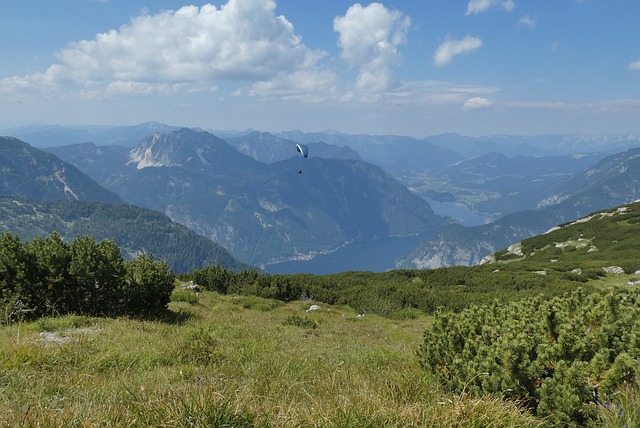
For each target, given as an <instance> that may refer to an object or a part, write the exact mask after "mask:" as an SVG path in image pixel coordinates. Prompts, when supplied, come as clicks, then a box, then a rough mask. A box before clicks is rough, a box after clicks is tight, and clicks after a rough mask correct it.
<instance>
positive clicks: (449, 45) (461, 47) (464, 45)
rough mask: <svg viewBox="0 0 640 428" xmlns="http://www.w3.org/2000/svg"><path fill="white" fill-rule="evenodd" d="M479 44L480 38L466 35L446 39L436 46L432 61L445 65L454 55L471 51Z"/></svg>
mask: <svg viewBox="0 0 640 428" xmlns="http://www.w3.org/2000/svg"><path fill="white" fill-rule="evenodd" d="M481 46H482V39H480V38H479V37H472V36H466V37H465V38H464V39H462V40H450V39H448V40H446V41H445V42H444V43H442V44H441V45H440V46H439V47H438V49H437V50H436V53H435V54H434V55H433V61H434V62H435V64H436V65H437V66H443V65H447V64H449V63H450V62H451V61H453V58H454V57H455V56H456V55H460V54H466V53H470V52H473V51H475V50H477V49H480V47H481Z"/></svg>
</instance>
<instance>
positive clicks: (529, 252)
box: [483, 202, 640, 273]
mask: <svg viewBox="0 0 640 428" xmlns="http://www.w3.org/2000/svg"><path fill="white" fill-rule="evenodd" d="M639 249H640V202H634V203H632V204H628V205H622V206H618V207H615V208H611V209H607V210H603V211H598V212H594V213H591V214H589V215H587V216H586V217H582V218H580V219H578V220H576V221H573V222H570V223H565V224H562V225H560V226H557V227H554V228H553V229H551V230H550V231H548V232H547V233H544V234H542V235H539V236H535V237H532V238H529V239H525V240H523V241H521V242H519V243H517V244H513V245H510V246H509V247H508V248H506V249H503V250H501V251H499V252H497V253H495V254H493V255H491V256H488V257H486V258H485V260H484V261H483V263H512V262H517V263H518V264H521V265H523V266H543V265H550V266H551V267H553V268H554V269H566V270H568V271H573V272H574V273H580V272H581V271H582V270H584V269H589V268H596V269H598V268H599V269H606V270H608V271H610V272H612V273H622V272H627V273H633V272H635V271H636V270H638V269H640V254H639V251H640V250H639Z"/></svg>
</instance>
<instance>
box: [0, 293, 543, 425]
mask: <svg viewBox="0 0 640 428" xmlns="http://www.w3.org/2000/svg"><path fill="white" fill-rule="evenodd" d="M177 300H180V301H177V302H176V301H174V302H172V303H171V310H172V311H173V312H174V313H176V314H180V316H175V317H170V318H171V319H174V320H177V321H173V322H167V321H164V322H163V321H144V320H132V319H128V318H118V319H107V318H88V317H77V316H65V317H61V318H45V319H42V320H39V321H35V322H30V323H18V324H13V325H11V326H8V327H2V328H1V329H0V426H2V427H21V426H23V427H69V426H71V427H150V426H153V427H216V426H217V427H223V426H226V427H263V426H269V427H360V426H362V427H405V426H416V427H417V426H424V427H450V426H459V427H501V426H502V427H519V426H521V427H524V426H526V427H535V426H539V425H540V423H541V422H540V421H539V420H536V419H535V418H533V417H532V416H530V415H527V414H526V413H522V412H521V411H520V410H518V408H517V407H516V405H515V404H513V403H507V402H503V401H501V400H499V399H498V398H491V397H472V396H468V395H467V394H462V395H460V396H451V395H450V394H446V393H445V392H443V391H442V390H441V389H440V388H439V387H438V386H437V385H436V384H435V383H434V382H433V381H431V380H430V379H429V378H427V377H426V375H425V373H424V372H423V371H422V370H421V369H420V368H419V366H418V362H417V358H416V350H417V348H418V347H419V345H420V342H421V340H422V335H423V332H424V330H425V329H426V328H428V326H429V325H430V323H431V321H432V320H431V318H430V317H427V316H418V315H416V314H411V316H408V317H402V319H397V320H392V319H388V318H382V317H378V316H375V315H369V314H367V315H365V316H363V317H358V316H357V315H358V314H357V312H356V311H354V310H352V309H350V308H348V307H344V306H333V307H331V306H328V305H325V304H322V303H320V306H321V309H320V310H318V311H310V312H306V309H307V308H308V307H309V306H310V304H311V303H310V302H291V303H288V304H283V303H282V302H278V301H274V300H267V299H259V298H256V297H242V296H221V295H218V294H216V293H212V292H204V293H202V294H200V295H199V299H198V301H197V302H193V303H190V302H189V301H184V299H181V298H178V299H177ZM300 319H302V320H308V321H309V322H306V321H304V322H291V320H300ZM287 320H289V322H287ZM311 323H313V325H315V328H310V326H311V325H312V324H311Z"/></svg>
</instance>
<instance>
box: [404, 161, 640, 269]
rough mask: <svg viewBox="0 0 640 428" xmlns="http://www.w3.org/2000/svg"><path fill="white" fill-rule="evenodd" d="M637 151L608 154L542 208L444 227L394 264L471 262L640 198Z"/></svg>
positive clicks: (555, 191)
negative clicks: (588, 215) (468, 224)
mask: <svg viewBox="0 0 640 428" xmlns="http://www.w3.org/2000/svg"><path fill="white" fill-rule="evenodd" d="M639 154H640V149H631V150H628V151H626V152H624V153H620V154H616V155H612V156H608V157H606V158H604V159H602V160H601V161H600V162H598V163H596V164H595V165H594V166H592V167H589V168H587V169H585V170H583V171H581V172H579V173H577V174H575V175H573V176H572V177H571V178H570V179H569V180H566V181H565V182H564V184H563V185H562V186H558V187H556V188H555V189H552V190H550V193H551V196H550V197H548V198H546V199H545V200H546V203H545V207H544V208H541V209H538V210H529V211H523V212H519V213H514V214H509V215H506V216H504V217H503V218H501V219H499V220H497V221H494V222H492V223H488V224H485V225H481V226H474V227H470V228H465V227H462V226H458V225H452V226H446V227H444V228H442V229H441V230H440V231H438V233H436V235H434V236H433V237H432V238H430V239H428V240H427V241H425V242H423V243H422V244H421V245H420V246H419V247H418V248H417V249H416V251H414V252H413V254H411V255H410V256H409V257H407V258H406V259H404V260H402V261H400V262H399V263H398V266H399V267H403V268H412V267H418V268H433V267H439V266H451V265H473V264H477V263H479V262H480V261H481V260H482V259H483V258H484V257H485V256H487V255H489V254H491V253H494V252H496V251H499V250H500V249H502V248H505V247H508V246H509V245H511V244H514V243H517V242H519V241H521V240H523V239H526V238H529V237H532V236H535V235H538V234H541V233H544V232H545V231H547V230H549V229H551V228H552V227H554V226H556V225H558V224H562V223H566V222H570V221H573V220H576V219H578V218H580V217H583V216H585V215H587V214H589V213H590V212H594V211H599V210H603V209H607V208H610V207H613V206H618V205H623V204H628V203H631V202H633V201H635V200H637V199H638V198H640V157H639V156H638V155H639Z"/></svg>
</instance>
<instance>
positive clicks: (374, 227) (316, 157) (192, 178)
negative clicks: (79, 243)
mask: <svg viewBox="0 0 640 428" xmlns="http://www.w3.org/2000/svg"><path fill="white" fill-rule="evenodd" d="M62 128H64V127H62ZM88 128H89V129H85V130H84V131H82V132H84V134H83V135H84V136H85V137H86V141H84V142H82V143H77V144H64V143H65V142H68V141H71V140H70V139H65V138H67V137H64V138H62V137H60V136H61V135H62V136H63V135H70V134H73V132H76V134H78V135H79V134H81V132H80V130H81V129H82V127H79V128H77V129H76V128H74V129H71V130H67V131H65V132H66V134H65V132H62V131H61V130H60V129H57V131H59V132H58V133H57V134H56V133H53V134H51V135H50V136H49V137H48V140H47V137H46V135H47V131H45V130H42V129H41V130H40V131H39V132H40V134H37V135H39V137H38V138H41V140H39V144H42V143H43V142H44V141H49V142H51V144H49V145H50V146H51V147H48V148H47V149H46V150H47V151H48V152H50V153H53V154H55V155H56V156H57V157H59V158H60V159H62V160H63V161H64V162H67V164H66V165H69V166H70V165H75V167H77V169H78V170H80V171H82V172H83V173H85V174H86V175H87V176H89V177H91V179H92V180H90V181H94V184H97V185H100V186H102V187H104V189H108V191H107V194H110V195H117V196H116V198H119V200H120V203H122V202H123V201H124V202H125V203H128V204H135V205H137V206H141V207H145V208H149V209H153V210H155V211H158V212H161V213H163V214H165V215H166V216H167V217H169V218H170V219H172V220H173V221H175V222H177V223H180V224H182V225H184V226H186V227H188V228H189V229H191V230H193V231H195V232H197V233H198V234H199V235H201V236H203V237H205V238H208V239H209V240H210V241H213V242H216V243H218V244H220V245H222V246H224V248H226V249H227V250H228V251H230V253H231V254H233V256H235V257H236V258H237V259H240V260H242V262H244V263H251V264H256V265H259V266H262V267H265V266H270V265H272V264H274V263H278V262H282V261H286V260H290V261H291V260H300V261H302V260H308V259H311V258H313V257H316V256H317V255H319V254H326V253H332V252H335V254H336V257H339V256H340V251H341V250H340V249H341V248H346V247H347V246H349V245H352V243H364V242H374V241H376V242H383V241H382V240H384V239H387V238H389V237H403V236H404V237H410V236H418V235H420V234H426V232H429V231H431V232H429V234H430V235H431V237H430V238H427V239H426V241H424V242H423V243H422V244H420V245H419V247H418V248H417V249H416V250H415V251H413V252H412V253H411V254H408V255H407V256H406V257H403V258H402V259H401V260H400V261H399V262H398V264H397V266H398V267H402V268H416V267H417V268H430V267H440V266H450V265H460V264H462V265H469V264H477V263H479V262H480V261H481V260H482V259H483V258H484V257H485V256H486V255H488V254H491V253H492V252H494V251H497V250H498V249H500V248H505V247H507V246H508V245H511V244H512V243H514V242H518V241H519V240H522V239H524V238H526V237H529V236H534V235H536V234H539V233H543V232H544V231H546V230H548V229H550V228H552V227H554V226H555V225H557V224H559V223H563V222H567V221H572V220H574V219H576V218H578V217H580V216H581V215H585V214H586V213H589V212H591V211H594V210H599V209H605V208H608V207H611V206H615V205H619V204H623V203H628V202H631V201H633V200H634V199H635V198H637V193H638V190H637V189H638V187H637V179H636V176H637V174H638V170H639V168H640V165H637V163H636V162H635V159H636V157H637V156H638V153H637V150H636V149H630V150H627V149H628V148H629V147H633V146H634V145H640V143H638V138H637V137H635V136H614V137H592V136H582V135H570V136H566V135H565V136H532V137H518V136H492V137H478V138H476V137H463V136H459V135H456V134H445V135H441V136H432V137H426V138H425V139H415V138H410V137H402V136H369V135H344V134H340V133H337V132H324V133H303V132H300V131H289V132H283V133H278V134H271V133H266V132H259V131H247V132H240V133H233V132H229V133H226V134H225V136H224V139H222V138H219V137H218V136H216V135H214V134H212V133H210V132H205V131H201V130H195V129H185V128H177V127H168V126H166V125H162V124H154V123H149V124H142V125H139V126H135V127H104V128H102V127H93V128H92V127H88ZM151 129H153V130H154V131H152V132H151V133H146V134H145V130H146V131H150V130H151ZM36 130H37V127H34V128H33V129H32V132H36ZM89 130H90V131H91V132H93V134H91V133H90V132H88V131H89ZM155 130H157V132H156V131H155ZM71 131H73V132H71ZM138 132H139V133H140V134H136V133H138ZM141 134H145V136H144V137H141V138H140V139H138V140H137V142H135V143H132V141H134V140H135V138H136V136H139V135H141ZM32 135H36V133H34V134H32ZM56 135H58V137H56ZM118 135H119V136H118ZM127 135H129V136H128V137H127ZM69 138H70V137H69ZM74 138H78V137H77V135H76V136H75V137H74ZM13 140H15V139H13ZM74 141H76V140H74ZM123 142H125V143H123ZM121 143H123V144H121ZM297 143H300V144H306V145H308V146H309V148H310V152H311V153H312V155H311V156H310V157H309V159H303V158H302V157H299V156H298V155H297V153H296V152H295V144H297ZM23 144H26V143H23ZM27 146H28V145H27ZM617 149H624V150H627V151H625V152H617V153H613V154H612V152H615V150H617ZM64 162H63V163H64ZM67 168H69V167H67ZM14 170H16V168H14ZM67 170H68V169H67ZM25 171H28V169H26V170H25ZM299 171H300V172H302V173H301V174H299V173H298V172H299ZM29 174H31V173H28V174H26V175H29ZM26 175H25V177H26ZM36 175H37V174H36ZM52 177H55V174H52ZM13 178H14V179H13V181H11V179H12V177H11V176H9V175H7V176H6V177H5V176H4V175H3V180H4V181H5V182H6V183H7V184H6V185H5V188H15V189H18V188H19V187H16V186H17V183H19V182H23V181H24V180H25V179H24V178H19V179H15V177H13ZM59 181H60V180H58V182H59ZM63 181H64V180H63ZM67 181H68V180H67ZM67 181H65V182H67ZM46 182H47V181H46V180H44V181H43V180H35V182H34V183H32V184H30V185H35V184H40V186H41V187H42V183H46ZM54 182H55V179H50V180H49V182H48V183H49V184H47V186H44V188H45V189H46V188H51V183H54ZM62 188H63V189H64V185H63V186H62ZM69 188H71V187H69ZM104 189H103V190H104ZM39 192H40V193H37V192H36V193H33V192H32V196H29V197H33V196H34V195H35V196H36V197H43V192H44V191H43V190H42V189H40V190H39ZM63 193H64V192H63ZM5 194H6V193H5ZM38 195H39V196H38ZM70 195H71V194H70V193H68V192H67V196H65V197H66V198H67V199H68V198H73V197H72V196H70ZM48 197H51V196H48ZM86 198H87V197H86V195H84V196H81V197H79V198H78V199H86ZM97 200H100V199H97ZM427 201H438V202H439V204H443V205H445V204H451V205H458V206H464V207H465V209H467V210H471V211H472V212H477V213H478V214H480V215H482V216H484V217H485V218H486V219H488V220H489V221H491V220H495V221H491V222H490V223H486V224H481V225H477V226H474V227H463V226H461V225H460V224H452V223H454V222H455V221H456V220H455V218H448V219H444V218H442V217H440V216H438V215H437V214H438V212H434V211H433V209H432V208H431V207H430V206H429V203H427ZM436 228H438V231H437V233H433V232H434V231H435V229H436ZM349 257H357V255H356V256H354V255H353V254H352V255H350V256H349ZM343 265H344V264H343Z"/></svg>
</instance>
